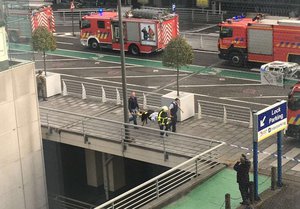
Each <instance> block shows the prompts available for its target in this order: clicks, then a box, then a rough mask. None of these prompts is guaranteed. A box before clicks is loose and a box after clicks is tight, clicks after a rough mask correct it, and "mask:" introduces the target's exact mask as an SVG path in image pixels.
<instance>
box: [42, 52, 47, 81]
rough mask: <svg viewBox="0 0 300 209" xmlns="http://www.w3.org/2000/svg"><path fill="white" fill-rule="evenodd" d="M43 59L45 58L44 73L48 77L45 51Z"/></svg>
mask: <svg viewBox="0 0 300 209" xmlns="http://www.w3.org/2000/svg"><path fill="white" fill-rule="evenodd" d="M43 58H44V72H45V76H47V72H46V52H45V51H43Z"/></svg>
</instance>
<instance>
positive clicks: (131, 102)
mask: <svg viewBox="0 0 300 209" xmlns="http://www.w3.org/2000/svg"><path fill="white" fill-rule="evenodd" d="M128 109H129V111H130V112H132V111H133V110H135V109H140V108H139V104H138V102H137V98H136V97H129V99H128Z"/></svg>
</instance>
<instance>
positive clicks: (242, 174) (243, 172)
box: [233, 160, 251, 184]
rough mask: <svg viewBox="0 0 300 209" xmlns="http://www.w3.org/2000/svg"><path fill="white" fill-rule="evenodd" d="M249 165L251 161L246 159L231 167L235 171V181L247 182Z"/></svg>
mask: <svg viewBox="0 0 300 209" xmlns="http://www.w3.org/2000/svg"><path fill="white" fill-rule="evenodd" d="M250 167H251V162H250V161H249V160H246V161H245V163H240V162H237V163H236V164H235V165H234V166H233V169H234V170H235V171H236V172H237V175H236V181H237V183H240V184H246V183H249V170H250Z"/></svg>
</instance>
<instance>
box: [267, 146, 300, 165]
mask: <svg viewBox="0 0 300 209" xmlns="http://www.w3.org/2000/svg"><path fill="white" fill-rule="evenodd" d="M299 154H300V149H299V148H293V149H291V150H290V151H289V152H287V153H286V154H285V155H284V156H285V158H283V159H282V165H285V164H286V163H287V162H289V161H290V160H291V159H293V158H294V157H296V156H297V155H299ZM270 166H274V167H277V160H275V161H274V162H272V163H271V164H270Z"/></svg>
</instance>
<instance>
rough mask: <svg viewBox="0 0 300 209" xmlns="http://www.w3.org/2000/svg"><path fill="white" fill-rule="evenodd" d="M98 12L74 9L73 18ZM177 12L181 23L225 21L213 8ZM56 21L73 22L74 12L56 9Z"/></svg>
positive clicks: (96, 9) (76, 18)
mask: <svg viewBox="0 0 300 209" xmlns="http://www.w3.org/2000/svg"><path fill="white" fill-rule="evenodd" d="M144 8H145V9H152V10H166V9H167V8H157V7H144ZM129 9H130V8H129V7H125V8H123V10H122V12H124V13H125V11H126V10H129ZM93 12H98V8H90V9H74V11H73V18H74V21H76V22H78V21H79V20H80V19H81V17H82V16H84V15H87V14H90V13H93ZM176 13H177V14H178V15H179V17H180V18H179V21H180V22H181V23H184V22H188V23H219V22H221V21H223V16H224V13H223V12H216V11H213V10H205V9H189V8H177V9H176ZM54 17H55V22H56V24H57V25H65V24H66V23H67V24H71V21H72V12H71V11H70V10H69V9H64V10H58V11H54Z"/></svg>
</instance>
